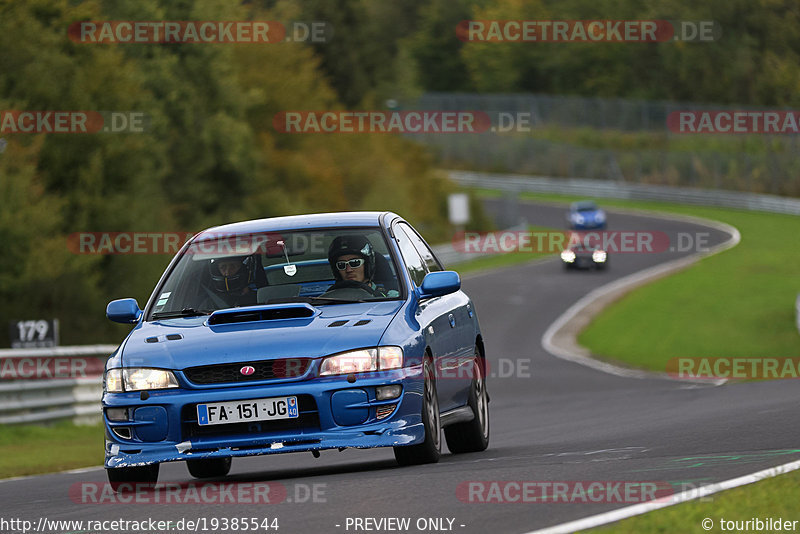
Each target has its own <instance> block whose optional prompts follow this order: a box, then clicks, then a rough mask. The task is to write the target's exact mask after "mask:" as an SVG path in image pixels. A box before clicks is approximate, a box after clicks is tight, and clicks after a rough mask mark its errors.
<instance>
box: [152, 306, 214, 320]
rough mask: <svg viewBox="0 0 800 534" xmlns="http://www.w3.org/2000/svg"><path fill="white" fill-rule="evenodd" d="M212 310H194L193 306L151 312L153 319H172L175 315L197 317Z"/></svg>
mask: <svg viewBox="0 0 800 534" xmlns="http://www.w3.org/2000/svg"><path fill="white" fill-rule="evenodd" d="M211 312H212V310H196V309H194V308H184V309H182V310H181V311H166V312H156V313H154V314H153V319H173V318H176V317H199V316H201V315H209V314H211Z"/></svg>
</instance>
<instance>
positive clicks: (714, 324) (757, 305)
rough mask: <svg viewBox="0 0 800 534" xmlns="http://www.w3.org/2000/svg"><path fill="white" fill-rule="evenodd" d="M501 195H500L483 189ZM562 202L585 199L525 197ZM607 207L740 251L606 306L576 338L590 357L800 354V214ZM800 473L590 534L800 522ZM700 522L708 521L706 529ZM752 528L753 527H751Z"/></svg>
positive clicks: (620, 203) (625, 204)
mask: <svg viewBox="0 0 800 534" xmlns="http://www.w3.org/2000/svg"><path fill="white" fill-rule="evenodd" d="M481 195H482V196H484V197H497V196H501V195H502V194H501V193H498V192H496V191H482V192H481ZM521 197H522V198H524V199H529V200H536V201H540V202H541V201H544V202H560V203H567V202H572V201H574V200H579V199H581V198H582V197H574V196H565V195H550V194H547V195H539V194H523V195H521ZM599 202H600V203H601V205H603V206H608V207H622V208H636V209H650V210H656V211H660V212H668V213H669V212H671V213H680V214H685V215H694V216H699V217H705V218H708V219H713V220H718V221H722V222H726V223H728V224H731V225H733V226H735V227H736V228H737V229H738V230H739V231H740V232H741V235H742V241H741V243H739V245H738V246H736V247H734V248H732V249H728V250H727V251H725V252H722V253H720V254H717V255H715V256H712V257H709V258H705V259H703V260H701V261H700V262H699V263H697V264H695V265H693V266H692V267H689V268H688V269H687V270H685V271H681V272H679V273H677V274H673V275H671V276H669V277H668V278H665V279H661V280H658V281H656V282H653V283H651V284H649V285H648V286H645V287H643V288H640V289H637V290H635V291H633V292H632V293H630V294H628V295H627V296H626V297H624V298H622V299H620V300H619V301H618V302H616V303H614V304H613V305H611V306H610V307H609V308H607V309H606V310H605V311H604V312H603V313H602V314H600V316H598V317H597V318H596V320H595V321H594V322H593V323H592V324H591V325H589V327H588V328H587V329H586V330H585V331H584V332H583V333H581V335H579V337H578V340H579V342H580V343H581V344H582V345H584V346H586V347H588V348H589V349H591V351H592V352H593V353H594V354H599V355H603V356H605V357H607V358H609V359H613V360H620V361H625V362H627V363H629V364H633V365H637V366H641V367H645V368H648V369H657V370H662V371H663V370H664V368H665V364H666V362H667V361H668V360H669V359H670V358H673V357H676V356H747V357H758V356H800V340H798V332H797V327H796V324H795V316H794V302H795V298H796V296H797V293H798V292H800V278H798V277H797V273H796V264H797V263H798V260H800V251H798V250H797V246H796V244H797V243H798V242H800V240H799V239H798V238H797V235H800V217H792V216H786V215H777V214H769V213H760V212H750V211H740V210H733V209H723V208H705V207H694V206H683V205H678V204H668V203H659V202H640V201H626V200H611V199H599ZM798 488H800V472H798V471H794V472H792V473H789V474H786V475H781V476H779V477H777V478H773V479H768V480H765V481H762V482H759V483H758V484H757V485H748V486H744V487H741V488H736V489H733V490H729V491H726V492H723V493H720V494H716V495H714V496H710V497H707V498H705V499H702V500H700V501H692V502H689V503H685V504H681V505H676V506H671V507H668V508H664V509H662V510H658V511H655V512H651V513H648V514H645V515H642V516H638V517H635V518H631V519H628V520H625V521H622V522H618V523H614V524H612V525H609V526H608V527H604V528H601V529H595V530H593V532H614V533H639V532H659V533H672V532H722V530H721V528H720V519H721V518H724V519H725V520H737V521H747V520H749V519H752V518H761V519H762V520H763V518H765V517H772V518H775V519H777V518H779V517H783V518H784V519H790V520H794V519H797V520H800V516H798V515H797V513H796V511H797V504H796V503H797V501H798V499H800V489H798ZM705 518H711V519H712V520H713V527H712V529H711V530H709V531H705V530H703V528H702V525H701V522H702V521H703V519H705ZM750 530H751V531H754V530H755V529H754V528H752V527H751V528H750Z"/></svg>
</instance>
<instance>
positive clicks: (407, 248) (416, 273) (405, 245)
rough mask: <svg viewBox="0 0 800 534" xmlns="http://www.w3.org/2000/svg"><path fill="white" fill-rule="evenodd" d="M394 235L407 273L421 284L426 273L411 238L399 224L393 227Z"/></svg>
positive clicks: (417, 283)
mask: <svg viewBox="0 0 800 534" xmlns="http://www.w3.org/2000/svg"><path fill="white" fill-rule="evenodd" d="M394 235H395V237H396V238H397V244H398V245H399V246H400V252H401V253H402V255H403V263H405V264H406V268H407V269H408V274H409V275H410V276H411V279H412V280H413V281H414V283H415V284H416V285H417V286H420V285H422V279H423V278H425V274H426V272H425V264H424V263H422V258H420V257H419V254H418V253H417V249H415V248H414V245H413V244H412V243H411V240H410V239H409V238H408V236H407V235H406V233H405V232H404V231H403V230H402V229H400V227H399V226H396V227H395V232H394Z"/></svg>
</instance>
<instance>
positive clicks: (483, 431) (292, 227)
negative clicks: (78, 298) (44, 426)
mask: <svg viewBox="0 0 800 534" xmlns="http://www.w3.org/2000/svg"><path fill="white" fill-rule="evenodd" d="M460 287H461V281H460V278H459V276H458V274H457V273H455V272H453V271H445V270H444V269H443V267H442V265H441V263H440V262H439V261H438V260H437V258H436V256H435V254H434V253H433V252H432V251H431V249H430V247H429V246H428V245H427V244H426V243H425V241H424V240H423V239H422V238H421V237H420V236H419V234H418V233H417V232H416V231H415V230H414V229H413V228H412V227H411V226H410V225H409V224H408V223H407V222H405V221H404V220H403V219H402V218H401V217H399V216H398V215H395V214H393V213H389V212H383V213H377V212H353V213H331V214H318V215H307V216H293V217H280V218H273V219H262V220H256V221H247V222H241V223H236V224H230V225H226V226H220V227H216V228H211V229H209V230H205V231H203V232H201V233H199V234H197V235H196V236H194V237H193V238H192V239H191V240H190V241H189V242H188V243H186V244H185V245H184V246H183V248H182V249H181V250H180V252H179V253H178V254H177V255H176V256H175V258H174V259H173V260H172V262H171V263H170V264H169V266H168V268H167V270H166V272H165V273H164V275H163V276H162V277H161V280H160V281H159V282H158V285H157V286H156V289H155V291H154V292H153V294H152V295H151V297H150V299H149V300H148V302H147V305H146V306H145V307H144V310H140V309H139V305H138V304H137V302H136V301H135V300H134V299H121V300H115V301H112V302H111V303H109V305H108V308H107V310H106V314H107V316H108V317H109V319H111V320H113V321H116V322H120V323H129V324H135V326H134V328H133V330H132V331H131V332H130V334H129V335H128V336H127V338H126V339H125V340H124V341H123V342H122V344H121V345H120V346H119V348H118V349H117V350H116V352H114V354H112V356H111V357H110V359H109V360H108V362H107V364H106V369H105V375H104V382H103V419H104V423H105V432H106V437H105V467H106V471H107V474H108V478H109V481H110V482H111V484H112V485H113V486H114V487H115V489H118V490H120V489H121V488H122V489H125V486H124V484H125V483H132V482H146V483H155V482H156V481H157V479H158V466H159V464H160V463H161V462H171V461H178V460H185V461H186V462H187V466H188V469H189V472H190V474H191V475H192V476H194V477H197V478H207V477H218V476H224V475H226V474H227V473H228V471H229V470H230V467H231V458H233V457H237V456H251V455H260V454H271V453H282V452H299V451H311V452H312V453H313V454H314V456H318V455H319V452H318V451H320V450H323V449H342V448H347V447H356V448H370V447H393V448H394V454H395V457H396V459H397V461H398V462H399V463H400V464H403V465H406V464H419V463H430V462H436V461H438V459H439V456H440V454H441V439H440V437H441V431H442V429H443V430H444V435H445V438H446V441H447V445H448V448H449V449H450V451H451V452H453V453H463V452H474V451H482V450H484V449H486V447H487V446H488V443H489V411H488V401H489V397H488V394H487V391H486V380H485V375H486V364H485V358H486V353H485V350H484V342H483V337H482V335H481V330H480V326H479V325H478V318H477V316H476V312H475V307H474V305H473V303H472V302H471V301H470V299H469V297H467V295H466V294H464V293H463V292H462V291H461V290H460Z"/></svg>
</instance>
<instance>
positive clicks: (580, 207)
mask: <svg viewBox="0 0 800 534" xmlns="http://www.w3.org/2000/svg"><path fill="white" fill-rule="evenodd" d="M576 210H577V211H596V210H597V204H595V203H594V202H582V203H580V204H577V205H576Z"/></svg>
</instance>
